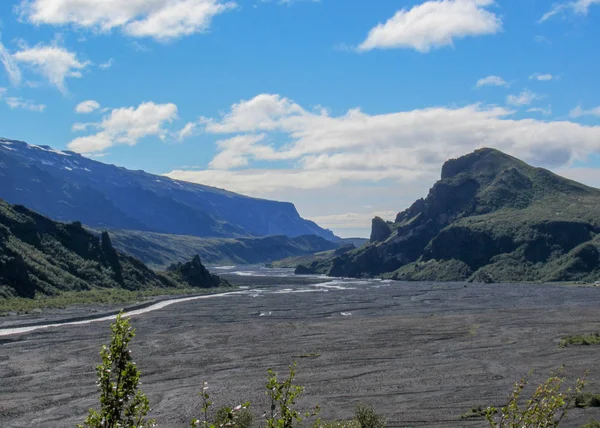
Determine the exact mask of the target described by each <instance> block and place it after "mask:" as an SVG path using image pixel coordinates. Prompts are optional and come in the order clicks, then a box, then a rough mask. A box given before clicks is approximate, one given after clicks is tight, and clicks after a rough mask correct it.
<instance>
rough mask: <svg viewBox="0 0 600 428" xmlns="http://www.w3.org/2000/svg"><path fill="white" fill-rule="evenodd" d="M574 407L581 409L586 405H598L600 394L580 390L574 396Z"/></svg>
mask: <svg viewBox="0 0 600 428" xmlns="http://www.w3.org/2000/svg"><path fill="white" fill-rule="evenodd" d="M575 407H579V408H582V409H585V408H588V407H600V394H592V393H591V392H582V393H581V394H579V395H578V396H577V397H576V398H575Z"/></svg>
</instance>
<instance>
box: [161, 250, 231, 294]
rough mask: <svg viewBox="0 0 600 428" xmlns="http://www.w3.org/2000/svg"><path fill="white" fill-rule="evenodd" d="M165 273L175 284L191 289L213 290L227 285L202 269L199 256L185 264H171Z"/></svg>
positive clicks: (204, 268)
mask: <svg viewBox="0 0 600 428" xmlns="http://www.w3.org/2000/svg"><path fill="white" fill-rule="evenodd" d="M166 273H167V275H169V276H170V277H171V278H173V279H174V280H176V281H177V282H179V283H182V284H185V285H187V286H189V287H193V288H213V287H219V286H227V285H229V284H228V283H227V282H226V281H224V280H222V279H221V278H219V277H218V276H217V275H213V274H211V273H210V272H209V271H208V269H206V267H204V265H203V264H202V262H201V261H200V257H199V256H194V258H193V259H192V260H191V261H189V262H187V263H174V264H172V265H171V266H170V267H169V268H168V269H167V272H166Z"/></svg>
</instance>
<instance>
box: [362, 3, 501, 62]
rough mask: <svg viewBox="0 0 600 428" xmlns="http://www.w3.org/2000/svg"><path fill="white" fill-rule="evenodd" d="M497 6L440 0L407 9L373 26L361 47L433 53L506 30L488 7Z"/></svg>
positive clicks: (368, 49)
mask: <svg viewBox="0 0 600 428" xmlns="http://www.w3.org/2000/svg"><path fill="white" fill-rule="evenodd" d="M493 5H494V1H493V0H437V1H427V2H425V3H423V4H420V5H417V6H414V7H413V8H411V9H406V8H404V9H402V10H399V11H398V12H396V14H395V15H394V16H393V17H392V18H390V19H389V20H388V21H386V22H385V23H380V24H379V25H377V26H376V27H374V28H373V29H371V31H370V32H369V35H368V36H367V38H366V40H365V41H363V42H362V43H361V44H360V45H359V46H358V50H359V51H370V50H373V49H392V48H410V49H415V50H417V51H419V52H429V51H430V50H432V49H434V48H439V47H442V46H448V45H452V44H453V43H454V40H455V39H461V38H464V37H468V36H481V35H486V34H495V33H497V32H499V31H501V30H502V20H501V19H500V17H498V16H497V15H495V14H494V13H492V12H490V11H489V10H487V9H488V8H489V7H490V6H493Z"/></svg>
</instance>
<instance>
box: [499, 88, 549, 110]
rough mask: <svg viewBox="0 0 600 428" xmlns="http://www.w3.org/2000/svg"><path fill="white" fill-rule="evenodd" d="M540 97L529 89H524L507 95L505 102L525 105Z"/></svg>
mask: <svg viewBox="0 0 600 428" xmlns="http://www.w3.org/2000/svg"><path fill="white" fill-rule="evenodd" d="M540 99H542V96H540V95H538V94H536V93H535V92H532V91H530V90H529V89H524V90H523V91H522V92H521V93H520V94H516V95H509V96H508V97H506V102H507V103H508V104H511V105H514V106H525V105H529V104H531V103H532V102H534V101H536V100H540Z"/></svg>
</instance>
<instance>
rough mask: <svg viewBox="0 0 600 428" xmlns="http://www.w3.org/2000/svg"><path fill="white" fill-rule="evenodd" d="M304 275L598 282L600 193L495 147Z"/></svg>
mask: <svg viewBox="0 0 600 428" xmlns="http://www.w3.org/2000/svg"><path fill="white" fill-rule="evenodd" d="M298 272H302V273H324V274H327V275H330V276H349V277H363V276H384V277H386V278H392V279H398V280H414V281H465V280H469V281H476V282H522V281H546V282H548V281H596V280H599V279H600V190H598V189H594V188H591V187H588V186H585V185H583V184H580V183H577V182H574V181H571V180H568V179H566V178H563V177H560V176H558V175H556V174H553V173H552V172H550V171H548V170H545V169H543V168H535V167H532V166H530V165H527V164H526V163H524V162H522V161H520V160H519V159H516V158H514V157H511V156H509V155H507V154H505V153H502V152H500V151H498V150H494V149H480V150H477V151H475V152H474V153H471V154H468V155H466V156H463V157H461V158H458V159H452V160H449V161H448V162H446V163H445V164H444V166H443V168H442V175H441V180H440V181H438V182H437V183H435V185H434V186H433V187H432V188H431V190H430V191H429V195H428V196H427V197H426V198H425V199H419V200H418V201H416V202H415V203H414V204H413V205H412V206H411V207H410V208H408V209H406V210H405V211H402V212H401V213H399V214H398V215H397V217H396V219H395V221H393V222H386V221H384V220H382V219H380V218H375V219H374V220H373V226H372V233H371V240H370V243H369V244H367V245H364V246H362V247H361V248H359V249H356V250H353V251H349V252H347V253H344V254H342V255H338V256H334V257H329V258H328V259H326V260H322V259H321V260H314V261H312V262H311V263H308V262H305V264H304V265H302V266H300V267H299V269H298Z"/></svg>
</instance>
